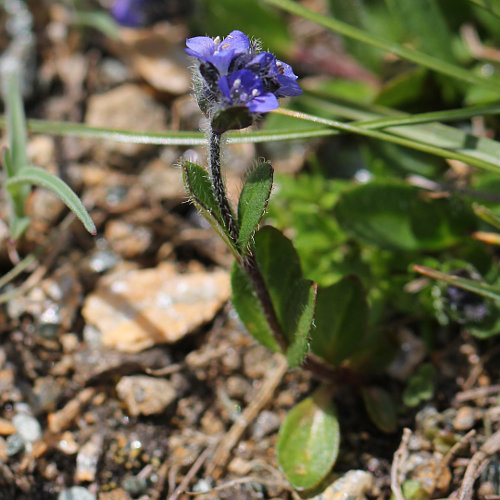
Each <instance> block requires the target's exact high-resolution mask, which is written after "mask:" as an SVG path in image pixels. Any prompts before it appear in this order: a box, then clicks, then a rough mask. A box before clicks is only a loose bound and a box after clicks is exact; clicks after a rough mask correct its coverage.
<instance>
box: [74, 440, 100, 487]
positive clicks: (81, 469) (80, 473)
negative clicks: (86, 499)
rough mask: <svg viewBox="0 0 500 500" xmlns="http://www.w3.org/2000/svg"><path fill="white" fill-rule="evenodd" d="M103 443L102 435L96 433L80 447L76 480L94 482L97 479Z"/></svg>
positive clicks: (77, 457)
mask: <svg viewBox="0 0 500 500" xmlns="http://www.w3.org/2000/svg"><path fill="white" fill-rule="evenodd" d="M102 443H103V438H102V435H100V434H96V435H94V436H93V437H92V439H91V440H90V441H87V442H86V443H85V444H84V445H83V446H82V447H81V448H80V451H79V452H78V455H77V456H76V472H75V480H76V481H78V482H92V481H94V480H95V477H96V472H97V463H98V462H99V457H100V455H101V451H102Z"/></svg>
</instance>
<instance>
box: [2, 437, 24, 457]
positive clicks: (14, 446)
mask: <svg viewBox="0 0 500 500" xmlns="http://www.w3.org/2000/svg"><path fill="white" fill-rule="evenodd" d="M24 445H25V442H24V439H23V438H22V436H21V435H20V434H18V433H16V434H12V435H11V436H9V437H8V438H7V446H6V447H5V454H6V455H7V456H8V457H13V456H15V455H17V454H18V453H20V452H21V451H23V450H24Z"/></svg>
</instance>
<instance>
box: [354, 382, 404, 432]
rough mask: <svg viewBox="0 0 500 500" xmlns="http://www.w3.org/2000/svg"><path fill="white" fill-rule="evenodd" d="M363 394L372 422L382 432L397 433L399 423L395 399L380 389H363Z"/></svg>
mask: <svg viewBox="0 0 500 500" xmlns="http://www.w3.org/2000/svg"><path fill="white" fill-rule="evenodd" d="M361 394H362V396H363V402H364V403H365V408H366V411H367V413H368V415H369V417H370V419H371V420H372V422H373V423H374V424H375V425H376V426H377V427H378V428H379V429H380V430H381V431H382V432H387V433H391V432H396V429H397V426H398V421H397V414H396V405H395V403H394V399H393V397H392V396H391V395H390V394H389V393H388V392H387V391H386V390H384V389H382V388H380V387H363V389H362V391H361Z"/></svg>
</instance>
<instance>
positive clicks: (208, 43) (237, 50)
mask: <svg viewBox="0 0 500 500" xmlns="http://www.w3.org/2000/svg"><path fill="white" fill-rule="evenodd" d="M186 46H187V49H186V52H187V53H188V54H189V55H190V56H193V57H196V58H197V59H199V60H200V61H203V62H206V63H210V64H212V65H213V67H214V68H215V69H216V70H217V71H218V73H219V75H226V74H227V73H228V71H229V66H230V64H231V62H232V61H233V60H234V59H235V57H236V56H238V55H240V54H248V53H249V51H250V50H251V45H250V40H249V39H248V37H247V36H246V35H245V34H244V33H243V32H242V31H238V30H235V31H232V32H231V33H230V34H229V35H228V36H226V38H224V40H222V41H221V40H220V38H219V37H217V38H215V39H213V38H210V37H208V36H195V37H194V38H188V39H187V40H186Z"/></svg>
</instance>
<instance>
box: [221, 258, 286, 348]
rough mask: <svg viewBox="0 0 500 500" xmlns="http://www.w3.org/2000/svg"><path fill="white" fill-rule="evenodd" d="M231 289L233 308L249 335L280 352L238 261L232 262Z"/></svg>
mask: <svg viewBox="0 0 500 500" xmlns="http://www.w3.org/2000/svg"><path fill="white" fill-rule="evenodd" d="M231 290H232V296H231V300H232V302H233V305H234V308H235V309H236V312H237V313H238V316H239V318H240V320H241V322H242V323H243V324H244V325H245V328H246V329H247V330H248V332H249V333H250V335H252V337H254V338H255V340H257V341H258V342H260V343H261V344H262V345H264V346H265V347H267V348H268V349H270V350H271V351H276V352H280V351H281V349H280V348H279V346H278V344H277V342H276V340H275V339H274V336H273V334H272V332H271V330H270V328H269V324H268V322H267V320H266V316H265V314H264V311H263V309H262V306H261V305H260V301H259V299H258V297H257V294H256V293H255V289H254V287H253V285H252V282H251V281H250V278H249V277H248V275H247V273H246V272H245V271H244V269H243V267H242V266H241V265H240V264H238V262H234V264H233V269H232V272H231Z"/></svg>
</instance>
